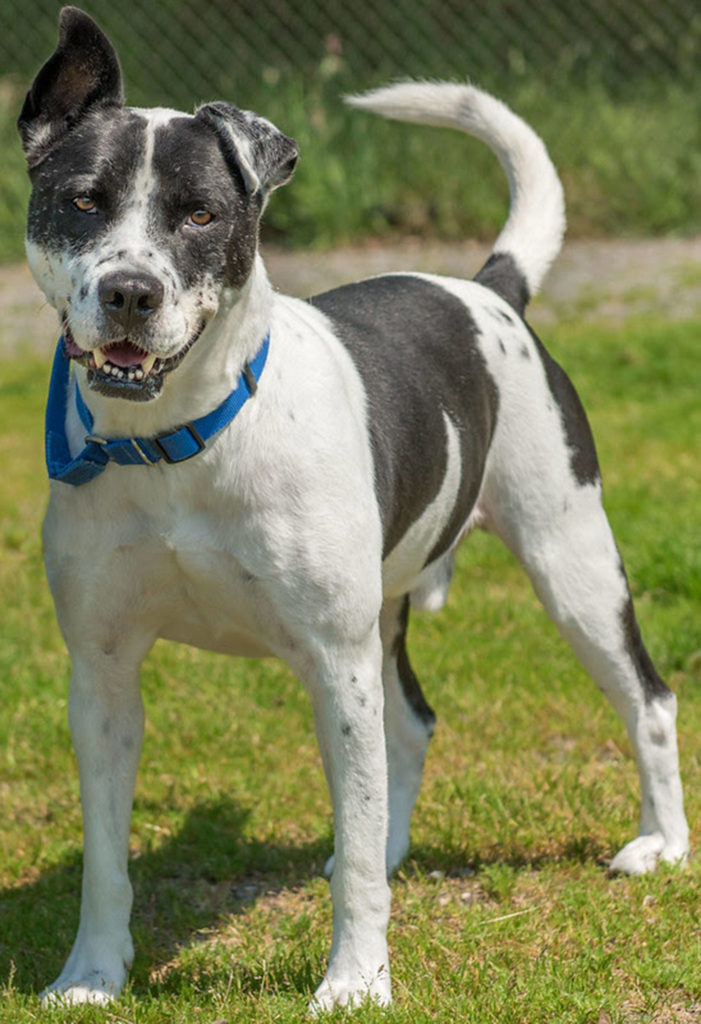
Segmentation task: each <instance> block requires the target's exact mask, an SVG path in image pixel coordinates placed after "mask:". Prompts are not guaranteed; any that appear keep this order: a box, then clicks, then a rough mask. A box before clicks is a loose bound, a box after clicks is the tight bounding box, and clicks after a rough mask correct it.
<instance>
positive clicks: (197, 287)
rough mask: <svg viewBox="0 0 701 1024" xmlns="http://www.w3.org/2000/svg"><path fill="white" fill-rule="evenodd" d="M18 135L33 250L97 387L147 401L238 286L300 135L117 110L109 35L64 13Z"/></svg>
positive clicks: (230, 112) (70, 343) (245, 123)
mask: <svg viewBox="0 0 701 1024" xmlns="http://www.w3.org/2000/svg"><path fill="white" fill-rule="evenodd" d="M19 129H20V133H21V136H22V141H23V144H24V148H25V153H26V156H27V161H28V165H29V171H30V177H31V180H32V186H33V190H32V197H31V200H30V207H29V221H28V228H27V251H28V256H29V262H30V266H31V268H32V272H33V273H34V276H35V277H36V279H37V282H38V283H39V285H40V287H41V288H42V290H43V291H44V293H45V295H46V297H47V299H48V300H49V302H50V303H51V304H52V305H53V306H55V308H56V309H57V311H58V314H59V318H60V321H61V325H62V329H63V334H64V342H65V347H66V353H67V355H69V356H70V357H71V358H72V359H75V360H76V361H78V362H80V363H81V364H82V365H84V366H85V367H87V369H88V382H89V384H90V386H91V387H93V388H95V389H96V390H98V391H100V392H101V393H103V394H107V395H110V396H115V397H121V398H130V399H134V400H137V401H142V400H148V399H151V398H155V397H157V396H158V395H159V394H160V393H161V390H162V388H163V385H164V381H165V379H166V377H167V375H168V374H169V373H170V372H172V371H173V370H175V369H176V367H177V366H178V365H179V364H180V363H181V361H182V360H183V358H184V357H185V356H186V354H187V352H188V350H189V349H190V348H191V347H192V345H193V344H195V342H196V341H197V340H198V338H199V337H200V335H201V334H202V332H203V330H204V328H205V327H206V325H207V323H208V321H209V320H210V319H211V318H212V317H213V316H214V314H215V313H216V312H217V309H218V307H219V303H220V299H221V296H222V293H223V291H224V289H226V288H229V289H240V288H241V287H242V286H243V284H244V283H245V281H246V280H247V278H248V276H249V274H250V271H251V267H252V265H253V260H254V256H255V252H256V246H257V236H258V221H259V218H260V214H261V211H262V209H263V207H264V205H265V202H266V200H267V197H268V195H269V193H270V192H271V191H272V189H274V188H276V187H277V186H278V185H281V184H283V182H285V181H287V179H288V178H289V177H290V175H291V174H292V171H293V169H294V165H295V162H296V158H297V147H296V145H295V143H294V142H293V141H292V140H291V139H288V138H287V137H286V136H284V135H283V134H282V133H281V132H279V131H278V130H277V128H275V127H274V126H273V125H272V124H270V122H269V121H266V120H265V119H264V118H260V117H257V116H256V115H254V114H250V113H249V112H247V111H241V110H238V109H237V108H236V107H231V106H228V105H226V104H220V103H215V104H209V105H206V106H204V107H201V108H200V109H199V110H198V111H197V112H196V113H195V114H194V115H192V116H189V115H186V114H181V113H178V112H176V111H170V110H160V109H155V110H137V109H130V108H127V107H125V106H124V105H123V101H122V84H121V73H120V69H119V64H118V61H117V57H116V55H115V53H114V50H113V49H112V46H111V44H110V43H109V41H108V40H107V38H106V37H105V36H104V35H103V34H102V32H101V31H100V29H99V28H98V27H97V26H96V25H95V23H94V22H93V21H92V20H91V19H90V18H88V16H87V15H85V14H83V13H82V12H81V11H78V10H76V9H75V8H66V9H65V10H64V11H63V12H62V15H61V25H60V37H59V45H58V49H57V50H56V53H55V54H54V55H53V56H52V57H51V58H50V60H49V61H48V62H47V63H46V64H45V65H44V67H43V68H42V69H41V71H40V72H39V74H38V75H37V78H36V80H35V82H34V84H33V86H32V89H31V90H30V92H29V93H28V95H27V99H26V101H25V104H24V108H23V110H22V113H21V115H20V119H19Z"/></svg>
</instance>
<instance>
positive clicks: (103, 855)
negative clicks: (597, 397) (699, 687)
mask: <svg viewBox="0 0 701 1024" xmlns="http://www.w3.org/2000/svg"><path fill="white" fill-rule="evenodd" d="M355 102H356V105H358V106H360V107H365V108H366V109H370V110H373V111H376V112H379V113H384V114H387V115H389V116H396V117H400V118H405V119H407V120H416V121H419V122H427V123H440V124H448V125H452V126H453V127H456V128H461V129H463V130H465V131H468V132H471V133H473V134H476V135H478V136H479V137H480V138H482V139H483V140H484V141H485V142H486V143H487V144H488V145H490V146H491V147H492V148H493V149H494V150H495V152H496V153H497V155H498V156H499V157H500V159H501V160H502V163H503V164H504V167H505V169H506V172H507V174H508V176H509V182H510V187H511V208H510V213H509V217H508V220H507V222H506V225H505V227H504V230H503V231H502V233H501V235H500V236H499V239H498V240H497V243H496V246H495V251H494V254H493V255H492V257H491V258H490V259H489V260H488V262H487V263H486V264H485V266H484V267H483V268H482V270H481V271H480V272H479V274H478V275H477V277H476V279H475V281H461V280H455V279H446V278H439V277H435V276H431V275H420V274H401V275H396V276H393V275H388V276H385V277H381V278H377V279H373V280H370V281H366V282H361V283H360V284H355V285H349V286H347V287H345V288H341V289H338V290H336V291H333V292H330V293H328V294H326V295H321V296H317V297H316V298H314V299H312V300H310V301H309V302H306V303H305V302H301V301H299V300H296V299H290V298H286V297H285V296H281V295H277V294H275V293H274V292H273V290H272V289H271V287H270V285H269V283H268V280H267V277H266V275H265V271H264V268H263V266H262V263H261V261H260V258H259V257H258V255H257V230H258V219H259V216H260V213H261V211H262V209H263V208H264V205H265V203H266V201H267V199H268V196H269V194H270V192H271V190H272V189H273V188H276V187H277V186H278V185H281V184H283V183H284V182H285V181H286V180H287V178H288V177H289V176H290V174H291V172H292V169H293V166H294V161H295V159H296V153H297V150H296V146H295V144H294V143H293V142H292V141H291V140H290V139H288V138H286V136H284V135H283V134H282V133H281V132H279V131H278V130H277V129H276V128H275V127H274V126H273V125H271V124H270V123H269V122H268V121H266V120H264V119H263V118H259V117H257V116H256V115H253V114H250V113H247V112H243V111H239V110H237V109H236V108H234V107H230V106H227V105H225V104H210V105H207V106H205V107H202V108H200V109H199V110H198V111H197V112H196V113H195V114H194V115H192V116H189V115H186V114H181V113H178V112H175V111H163V110H132V109H128V108H125V107H124V106H123V102H122V86H121V76H120V72H119V66H118V63H117V59H116V56H115V54H114V51H113V50H112V47H111V45H110V44H109V42H108V41H107V39H106V38H105V37H104V36H103V35H102V33H101V32H100V30H99V29H98V28H97V26H96V25H95V24H94V22H92V21H91V19H89V18H88V17H87V16H86V15H84V14H82V13H81V12H80V11H77V10H76V9H74V8H67V9H66V10H65V11H64V12H63V14H62V18H61V32H60V38H59V46H58V49H57V51H56V53H55V54H54V56H53V57H52V58H51V59H50V61H49V62H48V63H47V65H45V67H44V68H43V69H42V71H41V72H40V73H39V75H38V76H37V79H36V81H35V83H34V85H33V87H32V89H31V91H30V93H29V95H28V97H27V101H26V104H25V107H24V109H23V111H22V115H21V117H20V131H21V133H22V138H23V142H24V146H25V150H26V153H27V159H28V164H29V168H30V174H31V178H32V184H33V192H32V199H31V204H30V212H29V227H28V252H29V258H30V264H31V267H32V270H33V271H34V274H35V276H36V278H37V281H38V282H39V284H40V286H41V287H42V289H43V290H44V292H45V294H46V296H47V298H48V299H49V301H50V302H51V303H52V304H53V305H54V306H55V307H56V309H57V311H58V315H59V319H60V321H61V323H62V326H63V329H64V332H65V337H66V352H67V355H68V356H70V357H71V358H72V359H73V360H74V364H75V372H74V377H73V387H74V388H79V389H80V392H81V395H82V397H83V399H84V401H85V402H86V403H87V405H88V406H89V408H90V411H91V413H92V416H93V420H94V432H95V434H97V435H100V436H103V437H105V436H106V437H109V436H114V435H117V436H122V437H123V436H125V435H127V436H128V435H136V436H141V437H148V436H152V435H154V434H156V433H158V432H160V431H164V430H170V429H173V428H174V427H176V426H178V425H179V424H181V423H184V422H188V421H189V420H192V419H195V418H197V417H199V416H201V415H203V414H204V413H206V412H208V411H210V410H211V409H213V408H215V407H216V406H217V405H218V404H219V403H220V402H221V401H222V399H223V398H224V397H225V396H226V395H227V394H228V392H229V391H230V390H231V388H232V387H233V385H234V382H235V381H236V380H237V379H238V375H239V373H240V372H241V369H242V367H243V366H244V365H245V363H246V362H247V361H248V360H249V359H250V358H251V357H252V356H253V355H254V354H255V352H256V351H257V350H258V348H259V346H260V344H261V341H262V339H263V337H264V336H265V335H266V334H267V333H268V332H269V335H270V353H269V357H268V363H267V365H266V369H265V373H264V375H263V376H262V377H261V380H260V382H259V387H258V391H257V393H256V395H255V398H254V399H252V400H251V401H249V402H248V403H247V404H246V406H245V407H244V409H243V410H242V411H241V414H240V415H239V416H238V417H237V418H236V419H235V420H234V421H233V422H232V423H231V424H229V426H228V427H226V428H225V429H224V430H222V432H221V434H220V435H219V436H218V438H217V440H216V442H215V443H213V444H211V445H210V446H209V447H208V448H207V450H206V451H205V452H204V453H202V454H200V455H198V456H197V458H195V459H192V460H191V461H189V462H187V463H186V464H183V465H180V466H168V465H163V464H159V465H158V466H155V467H151V468H146V467H120V466H115V465H110V466H108V467H107V469H106V470H105V472H104V473H103V474H102V475H101V476H99V477H97V478H96V479H94V480H92V481H91V482H90V483H89V484H86V485H85V486H82V487H76V488H74V487H71V486H69V485H68V484H64V483H57V482H54V483H53V484H52V488H51V500H50V504H49V509H48V512H47V516H46V521H45V527H44V546H45V553H46V567H47V572H48V577H49V581H50V584H51V588H52V592H53V595H54V599H55V602H56V609H57V614H58V618H59V622H60V625H61V629H62V631H63V635H64V636H65V639H66V643H67V645H68V648H69V651H70V655H71V661H72V670H73V671H72V677H71V687H70V701H69V713H70V723H71V731H72V736H73V740H74V744H75V748H76V753H77V757H78V764H79V769H80V775H81V796H82V802H83V810H84V822H85V843H84V849H85V860H84V872H85V873H84V883H83V904H82V909H81V918H80V926H79V929H78V935H77V938H76V941H75V944H74V946H73V949H72V951H71V953H70V956H69V957H68V960H67V962H66V965H65V967H64V969H63V971H62V972H61V974H60V976H59V978H58V979H57V980H56V981H55V982H54V984H53V985H51V986H50V987H49V989H48V990H47V995H46V998H47V999H65V1000H67V1001H73V1002H79V1001H99V1002H103V1001H106V1000H108V999H110V998H112V997H114V996H116V995H117V994H118V993H119V991H120V989H121V987H122V985H123V984H124V981H125V977H126V971H127V969H128V967H129V965H130V963H131V959H132V956H133V948H132V942H131V938H130V933H129V912H130V906H131V887H130V884H129V880H128V877H127V847H128V833H129V817H130V811H131V801H132V792H133V785H134V779H135V775H136V769H137V763H138V758H139V750H140V744H141V736H142V732H143V709H142V705H141V698H140V694H139V683H138V677H139V666H140V663H141V660H142V659H143V657H144V655H145V654H146V653H147V651H148V650H149V649H150V647H151V646H152V644H153V643H154V641H155V639H156V638H157V637H166V638H170V639H174V640H178V641H182V642H186V643H191V644H195V645H199V646H203V647H208V648H211V649H214V650H218V651H224V652H227V653H231V654H243V655H269V654H273V655H277V656H279V657H282V658H284V659H285V660H286V661H287V662H288V663H289V664H290V665H291V666H292V668H293V669H294V671H295V672H296V673H297V674H298V675H299V677H300V678H301V679H302V680H303V682H304V684H305V686H306V687H307V689H308V691H309V693H310V695H311V699H312V703H313V707H314V714H315V720H316V725H317V733H318V737H319V743H320V748H321V753H322V758H323V761H324V767H325V770H326V773H327V776H328V780H329V787H330V790H331V794H332V798H333V807H334V822H335V831H336V839H335V856H334V858H333V860H332V862H331V863H330V865H329V868H330V870H331V872H332V873H331V892H332V897H333V903H334V925H333V942H332V947H331V953H330V958H329V964H328V969H327V973H326V976H325V978H324V980H323V981H322V983H321V985H320V987H319V989H318V990H317V992H316V995H315V997H314V999H313V1001H312V1006H313V1008H315V1009H318V1008H329V1007H332V1006H334V1005H336V1004H343V1003H346V1002H348V1001H350V1000H360V999H362V998H365V997H368V996H369V997H371V998H373V999H375V1000H377V1001H378V1002H380V1003H386V1002H388V1001H389V1000H390V998H391V986H390V973H389V960H388V951H387V945H386V938H385V933H386V926H387V919H388V913H389V889H388V887H387V881H386V869H389V870H390V871H391V870H392V869H394V868H395V867H396V866H397V864H398V863H399V861H400V860H401V859H402V857H403V856H404V855H405V854H406V852H407V849H408V846H409V823H410V818H411V813H412V810H413V806H414V802H415V800H416V796H417V793H418V790H419V785H420V781H421V771H422V767H423V761H424V757H425V755H426V750H427V746H428V741H429V738H430V736H431V733H432V731H433V726H434V715H433V712H432V711H431V709H430V707H429V705H428V704H427V702H426V700H425V698H424V697H423V694H422V693H421V689H420V686H419V683H418V681H417V679H416V676H415V675H414V673H413V671H412V669H411V666H410V664H409V660H408V657H407V652H406V641H405V637H406V630H407V625H408V618H409V606H410V601H411V604H412V605H413V606H414V607H423V608H438V607H440V605H441V604H442V603H443V601H444V600H445V596H446V594H447V590H448V586H449V584H450V577H451V574H452V569H453V560H454V552H455V548H456V546H457V544H458V543H459V541H460V540H461V539H462V538H463V537H464V536H466V535H467V534H468V533H469V532H470V530H471V529H473V528H475V527H477V526H479V527H483V528H486V529H489V530H492V531H494V532H495V533H497V534H498V535H499V536H500V537H501V538H502V539H503V540H504V542H505V543H506V544H507V545H508V546H509V547H510V548H511V550H512V551H513V552H514V554H515V555H516V557H517V558H518V559H519V560H520V561H521V563H522V564H523V565H524V567H525V569H526V571H527V572H528V573H529V575H530V578H531V580H532V582H533V585H534V587H535V589H536V592H537V593H538V595H539V597H540V598H541V600H542V601H543V603H544V605H545V607H546V609H547V610H548V612H549V614H550V615H551V616H552V618H553V619H554V621H555V622H556V623H557V625H558V627H559V628H560V630H561V632H562V633H563V635H564V636H565V637H566V638H567V639H568V640H569V641H570V643H571V644H572V646H573V648H574V650H575V651H576V652H577V654H578V655H579V657H580V658H581V660H582V662H583V664H584V665H585V666H586V668H587V669H588V670H589V672H590V673H591V675H592V676H593V678H594V679H595V681H596V682H597V684H598V685H599V686H600V687H601V689H602V690H603V691H604V693H605V694H606V695H607V696H608V697H609V699H610V700H611V701H612V703H613V704H614V706H615V707H616V708H617V710H618V711H619V712H620V714H621V715H622V717H623V719H624V721H625V724H626V726H627V728H628V732H629V735H630V737H631V741H632V744H633V748H634V751H635V756H636V759H637V762H638V766H639V770H640V779H641V787H642V813H641V834H640V836H639V837H638V838H637V839H634V840H633V841H632V842H631V843H629V844H628V845H627V846H626V847H625V848H624V849H623V850H622V851H621V852H620V853H619V854H618V855H617V856H616V857H615V858H614V860H613V863H612V868H613V869H614V870H620V871H626V872H631V873H638V872H643V871H648V870H651V869H652V868H653V867H654V866H655V865H656V863H657V861H658V860H663V861H669V862H678V861H682V860H683V859H684V858H685V856H686V852H687V848H688V838H687V836H688V832H687V827H686V822H685V819H684V812H683V807H682V794H681V783H680V780H679V772H678V765H677V752H676V738H675V725H674V722H675V710H676V703H675V698H674V696H673V695H672V694H671V693H670V691H669V690H668V689H667V687H666V686H665V685H664V683H663V682H662V680H661V679H660V677H659V676H658V674H657V672H656V671H655V669H654V667H653V665H652V662H651V660H650V658H649V655H648V654H647V651H646V650H645V648H644V646H643V642H642V640H641V638H640V632H639V629H638V626H637V622H636V620H635V615H634V612H633V607H632V604H631V600H630V594H629V590H628V586H627V582H626V578H625V573H624V571H623V567H622V565H621V562H620V559H619V556H618V553H617V550H616V546H615V543H614V540H613V537H612V535H611V531H610V529H609V526H608V523H607V520H606V516H605V514H604V512H603V509H602V506H601V483H600V478H599V469H598V464H597V460H596V454H595V451H594V446H593V442H592V438H591V433H590V431H589V427H588V425H587V421H586V417H585V415H584V412H583V410H582V407H581V405H580V403H579V400H578V398H577V396H576V393H575V391H574V389H573V387H572V385H571V384H570V382H569V380H568V379H567V377H566V375H565V374H564V373H563V371H562V370H561V369H560V368H559V367H558V366H557V365H556V364H555V363H554V362H553V360H552V359H551V358H550V357H549V356H548V355H547V353H546V352H545V350H544V349H543V346H542V345H541V343H540V342H539V341H538V339H537V338H536V337H535V336H534V335H533V333H532V332H531V331H530V329H529V328H528V326H527V325H526V324H525V323H524V321H523V320H522V318H521V314H522V313H523V311H524V308H525V305H526V302H527V300H528V298H529V297H530V295H532V294H533V293H534V292H535V291H536V290H537V288H538V285H539V283H540V281H541V279H542V277H543V274H544V273H545V271H546V270H547V267H548V265H549V263H550V261H551V260H552V259H553V258H554V256H555V255H556V253H557V251H558V248H559V246H560V242H561V237H562V231H563V227H564V215H563V205H562V192H561V188H560V185H559V182H558V180H557V176H556V174H555V172H554V170H553V168H552V165H551V164H550V161H549V159H548V157H547V154H546V152H545V149H544V147H543V145H542V143H541V142H540V140H539V139H538V138H537V137H536V136H535V135H534V133H533V132H532V131H531V130H530V129H529V128H528V127H527V126H526V125H525V124H524V123H523V122H522V121H521V120H520V119H519V118H517V117H516V116H515V115H514V114H512V113H511V112H510V111H509V110H508V109H507V108H506V107H504V106H503V105H502V104H501V103H499V102H498V101H497V100H495V99H493V98H492V97H490V96H488V95H486V94H485V93H482V92H480V91H479V90H476V89H472V88H470V87H468V86H454V85H442V84H424V85H418V84H417V85H415V84H411V83H407V84H404V85H397V86H394V87H390V88H388V89H385V90H380V91H379V92H376V93H371V94H369V95H368V96H366V97H360V98H357V99H356V100H355ZM115 382H116V383H115ZM135 397H138V398H139V399H140V401H128V400H125V399H129V398H135ZM66 432H67V436H68V439H69V444H70V446H71V450H72V452H74V453H75V452H77V451H79V450H80V449H81V447H82V445H83V434H84V430H83V429H82V428H81V424H80V420H79V418H78V415H77V413H76V409H75V404H74V401H73V395H71V396H70V398H69V403H68V408H67V411H66ZM227 699H228V698H226V696H225V695H223V696H222V700H223V702H224V701H226V700H227Z"/></svg>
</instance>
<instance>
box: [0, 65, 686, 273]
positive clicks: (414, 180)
mask: <svg viewBox="0 0 701 1024" xmlns="http://www.w3.org/2000/svg"><path fill="white" fill-rule="evenodd" d="M487 85H489V87H490V88H491V89H492V90H493V91H494V92H495V93H497V94H498V95H500V96H502V97H503V98H504V99H505V100H507V102H509V103H511V104H512V106H513V108H514V109H515V110H516V111H517V112H518V113H520V114H522V115H523V116H524V117H525V118H526V120H528V121H529V122H530V123H531V124H532V125H533V126H534V128H535V129H536V130H537V131H538V132H539V133H540V134H541V135H542V137H543V138H544V139H545V141H546V143H547V145H548V147H549V149H550V152H551V154H552V156H553V159H554V161H555V163H556V165H557V167H558V169H559V171H560V174H561V175H562V178H563V181H564V184H565V189H566V194H567V207H568V215H569V224H570V232H571V234H580V235H582V234H626V233H627V234H647V233H663V232H670V231H672V232H682V233H692V232H694V231H696V230H698V229H699V225H700V223H701V221H700V219H699V205H698V202H697V198H698V197H697V196H696V183H697V182H698V181H699V179H700V178H701V148H700V147H699V146H698V106H697V103H696V99H695V97H694V95H693V92H690V91H689V90H688V89H685V88H683V87H682V86H681V85H678V84H675V83H674V82H673V81H664V82H658V83H652V82H646V81H645V80H643V81H642V82H638V84H637V87H636V89H635V91H632V90H631V91H630V92H628V93H625V92H624V93H622V94H619V95H618V96H617V97H616V98H613V97H612V95H611V94H610V93H608V92H607V91H606V90H605V89H604V88H603V86H601V85H600V84H598V83H597V82H596V81H592V82H591V83H590V84H587V83H586V82H584V83H582V82H579V83H577V84H571V85H568V84H567V83H565V84H563V85H562V86H561V87H560V88H558V89H557V90H553V89H548V88H546V87H545V86H544V85H543V84H540V83H538V82H536V81H532V80H523V79H515V80H505V81H499V82H493V83H487ZM349 88H352V82H350V81H349V80H348V81H347V80H345V79H344V78H343V76H336V77H331V78H316V79H310V80H309V81H308V82H307V83H306V84H305V83H304V82H302V80H301V79H299V78H294V77H283V78H281V79H280V80H279V81H277V82H276V83H275V84H270V83H269V84H267V85H266V84H264V83H263V84H260V85H258V86H256V87H255V88H251V89H250V92H248V93H244V94H243V95H241V96H237V97H236V101H237V102H238V103H239V104H240V105H242V106H246V107H249V108H252V109H256V110H258V111H259V112H260V113H263V114H265V115H266V116H267V117H269V118H271V119H272V120H273V121H275V122H276V123H277V124H278V125H279V126H280V127H281V128H282V129H283V130H284V131H285V132H287V133H288V134H289V135H292V136H294V137H296V138H297V139H298V141H299V143H300V147H301V159H300V163H299V167H298V169H297V172H296V174H295V177H294V179H293V181H292V182H291V183H290V184H289V185H287V186H286V187H285V188H284V189H282V190H281V191H280V192H279V193H277V194H276V195H275V197H274V198H273V200H272V202H271V204H270V206H269V208H268V211H267V213H266V217H265V230H266V232H267V235H268V237H269V238H272V239H274V240H278V241H279V242H281V243H283V244H285V245H304V246H314V247H318V248H323V247H327V246H332V245H335V244H338V243H343V242H350V241H356V240H358V239H364V238H367V237H368V236H381V235H384V236H386V235H403V234H407V233H409V234H419V235H440V236H441V237H444V238H466V237H475V236H477V237H491V236H493V235H494V234H495V232H496V231H497V230H498V229H499V227H500V226H501V224H502V223H503V220H504V216H505V210H506V202H507V198H506V185H505V181H504V176H503V173H502V171H501V168H500V167H499V165H498V164H497V162H496V161H495V159H494V157H493V156H492V155H491V154H490V153H489V152H488V151H487V150H486V148H485V147H484V145H483V144H482V143H479V142H476V141H474V140H467V139H465V138H464V137H460V136H458V135H457V134H456V133H454V132H451V131H448V130H445V129H442V130H441V129H428V128H423V127H415V126H411V127H410V126H407V125H398V124H391V123H388V122H383V121H381V120H378V119H375V118H372V117H370V116H368V115H365V114H361V113H359V112H356V111H350V110H349V109H347V108H346V107H344V105H343V103H342V100H341V96H342V93H343V92H344V91H347V90H348V89H349ZM22 92H23V90H22V88H21V87H20V84H19V83H18V82H17V81H15V80H10V79H5V80H4V81H2V82H0V147H1V148H2V152H3V160H2V166H0V261H3V260H4V261H8V260H14V259H20V258H21V256H22V237H23V232H24V215H25V214H24V211H25V207H26V199H27V195H28V191H29V190H28V185H27V182H26V176H25V170H24V162H23V159H22V155H21V152H20V147H19V142H18V139H17V136H16V130H15V126H14V123H15V120H16V117H17V112H18V109H19V107H20V104H21V97H22ZM195 99H196V97H193V102H194V101H195Z"/></svg>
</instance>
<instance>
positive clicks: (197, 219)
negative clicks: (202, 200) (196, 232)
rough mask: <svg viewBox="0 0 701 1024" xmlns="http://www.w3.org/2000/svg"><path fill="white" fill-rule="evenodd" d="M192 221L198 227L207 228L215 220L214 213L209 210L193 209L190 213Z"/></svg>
mask: <svg viewBox="0 0 701 1024" xmlns="http://www.w3.org/2000/svg"><path fill="white" fill-rule="evenodd" d="M189 219H190V223H191V224H194V225H196V227H198V228H205V227H207V225H208V224H211V222H212V221H213V220H214V214H213V213H210V211H209V210H193V211H192V213H191V214H190V218H189Z"/></svg>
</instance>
